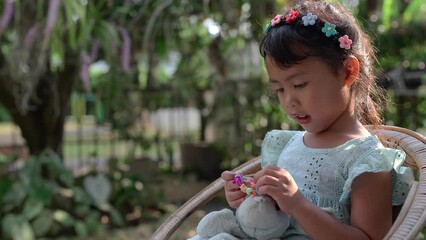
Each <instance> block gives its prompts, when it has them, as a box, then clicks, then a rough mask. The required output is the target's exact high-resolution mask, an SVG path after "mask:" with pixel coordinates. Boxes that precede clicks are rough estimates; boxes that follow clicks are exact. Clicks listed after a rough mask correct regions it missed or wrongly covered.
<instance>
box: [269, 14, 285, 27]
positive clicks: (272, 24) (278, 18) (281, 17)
mask: <svg viewBox="0 0 426 240" xmlns="http://www.w3.org/2000/svg"><path fill="white" fill-rule="evenodd" d="M282 19H283V15H281V14H278V15H277V16H275V17H274V18H273V19H272V20H271V26H275V25H277V24H278V23H280V22H281V20H282Z"/></svg>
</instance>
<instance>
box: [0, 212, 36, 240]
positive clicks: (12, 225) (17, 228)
mask: <svg viewBox="0 0 426 240" xmlns="http://www.w3.org/2000/svg"><path fill="white" fill-rule="evenodd" d="M2 229H3V232H5V233H6V234H7V236H10V237H11V238H12V239H13V240H33V239H35V236H34V231H33V229H32V228H31V225H30V224H29V223H28V221H27V220H26V219H25V218H24V217H23V216H20V215H16V214H7V215H6V216H5V217H4V218H3V221H2Z"/></svg>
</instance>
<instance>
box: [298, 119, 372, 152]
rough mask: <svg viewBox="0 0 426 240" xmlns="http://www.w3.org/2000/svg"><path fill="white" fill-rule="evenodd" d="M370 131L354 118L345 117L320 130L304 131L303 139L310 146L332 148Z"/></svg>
mask: <svg viewBox="0 0 426 240" xmlns="http://www.w3.org/2000/svg"><path fill="white" fill-rule="evenodd" d="M369 135H370V133H369V132H368V130H367V129H366V128H365V127H364V125H362V124H361V122H359V121H358V120H357V119H356V118H349V119H345V120H344V121H340V124H338V123H336V124H332V125H331V126H330V127H329V128H327V129H325V130H323V131H321V132H306V133H305V134H304V137H303V141H304V143H305V145H306V146H308V147H311V148H334V147H337V146H340V145H342V144H344V143H345V142H347V141H349V140H352V139H355V138H360V137H365V136H369Z"/></svg>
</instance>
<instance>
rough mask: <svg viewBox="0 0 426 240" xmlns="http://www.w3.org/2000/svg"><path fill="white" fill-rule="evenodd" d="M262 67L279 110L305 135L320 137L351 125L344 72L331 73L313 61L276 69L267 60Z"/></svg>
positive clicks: (348, 97) (351, 115)
mask: <svg viewBox="0 0 426 240" xmlns="http://www.w3.org/2000/svg"><path fill="white" fill-rule="evenodd" d="M265 63H266V69H267V71H268V75H269V79H270V83H271V85H272V89H273V91H274V92H275V93H276V94H277V96H278V99H279V101H280V104H281V106H282V107H283V108H284V110H285V112H286V113H287V114H288V115H289V117H291V118H292V119H293V120H295V121H296V122H298V123H299V124H300V125H301V126H302V127H303V128H304V129H305V130H306V131H308V132H312V133H321V132H324V131H326V130H328V129H330V128H332V127H334V126H342V124H343V125H345V124H352V123H353V121H351V120H354V119H355V115H354V113H353V112H354V111H353V107H352V106H351V105H352V104H350V103H351V101H350V96H351V94H350V84H348V83H347V81H346V76H345V75H346V74H345V71H343V70H341V71H339V72H338V73H334V72H333V71H331V68H330V67H329V66H328V65H327V64H326V63H325V62H323V61H321V60H320V59H319V58H314V57H309V58H307V59H306V60H304V61H303V62H301V63H299V64H295V65H293V66H291V67H290V68H279V67H278V66H277V65H276V63H275V62H274V61H273V59H272V58H271V57H269V56H267V57H266V60H265ZM348 120H349V121H348ZM346 121H347V122H346Z"/></svg>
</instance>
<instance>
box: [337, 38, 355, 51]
mask: <svg viewBox="0 0 426 240" xmlns="http://www.w3.org/2000/svg"><path fill="white" fill-rule="evenodd" d="M339 42H340V47H341V48H344V49H346V50H349V49H350V48H351V45H352V40H351V39H350V38H349V37H348V35H344V36H343V37H339Z"/></svg>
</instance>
